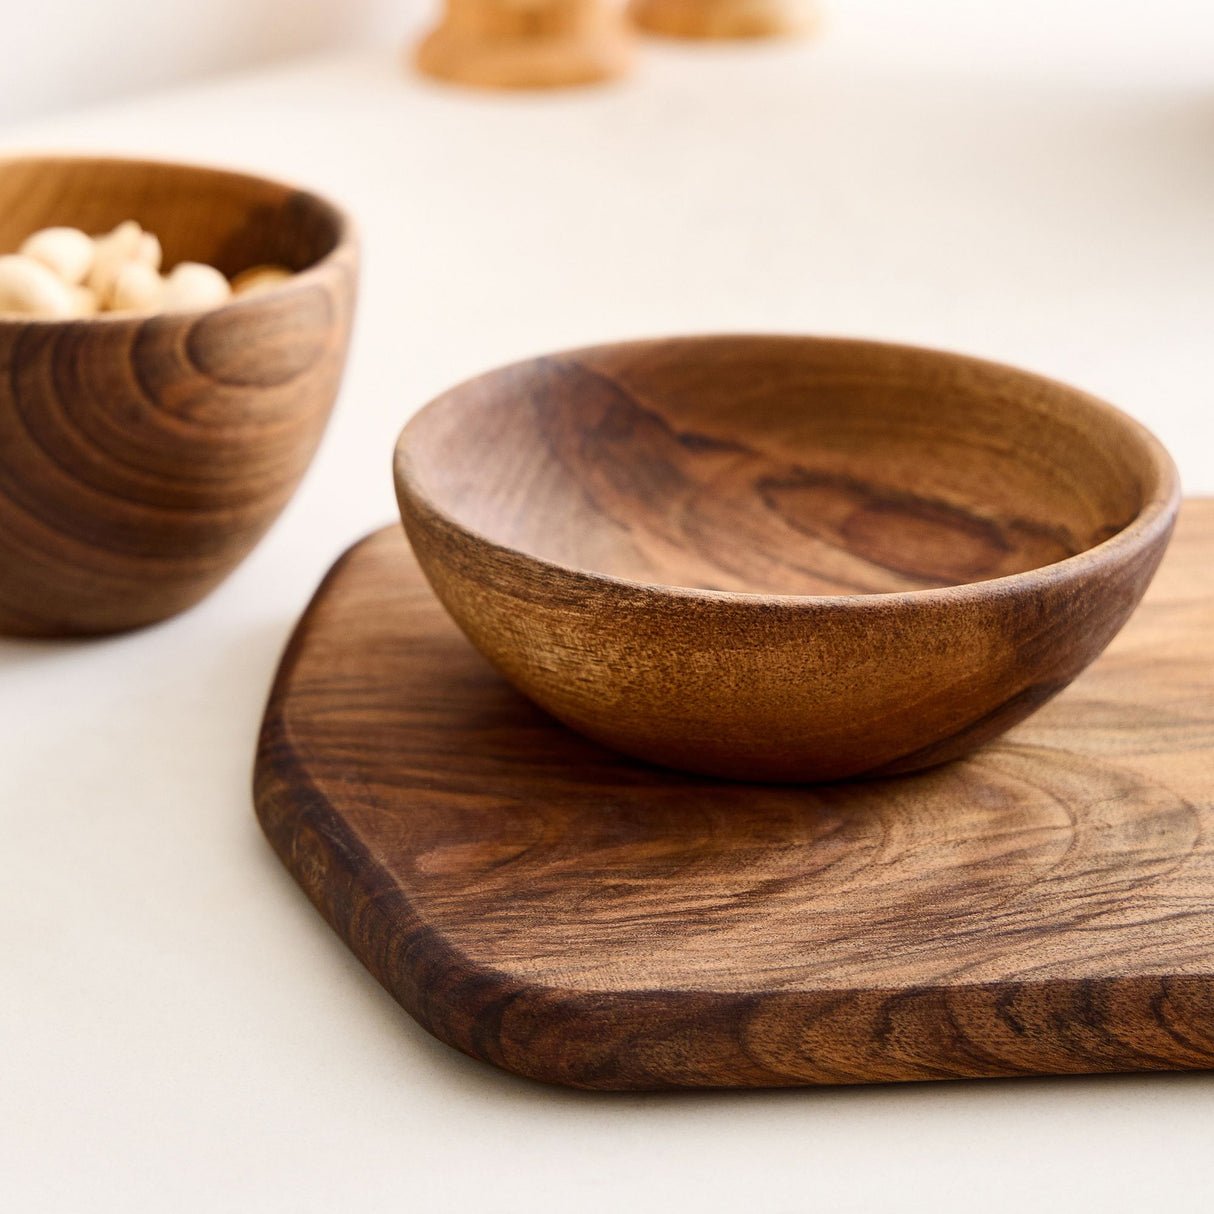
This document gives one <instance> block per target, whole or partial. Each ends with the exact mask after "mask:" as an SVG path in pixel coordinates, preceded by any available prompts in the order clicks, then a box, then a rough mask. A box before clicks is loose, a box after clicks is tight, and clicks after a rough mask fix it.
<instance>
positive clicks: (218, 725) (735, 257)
mask: <svg viewBox="0 0 1214 1214" xmlns="http://www.w3.org/2000/svg"><path fill="white" fill-rule="evenodd" d="M251 3H252V0H250V4H251ZM97 7H98V9H100V8H101V7H103V6H101V5H98V6H97ZM305 7H306V6H305ZM233 9H235V6H233ZM830 15H831V18H832V20H831V23H830V25H829V27H828V29H827V31H826V32H825V34H824V35H823V37H822V38H821V39H820V40H819V41H818V42H816V43H811V44H808V45H806V46H804V47H793V48H737V47H727V48H715V49H709V48H690V47H676V46H670V45H659V44H648V45H647V46H646V50H645V54H644V56H643V58H642V60H641V62H640V63H639V64H638V71H637V74H636V76H635V77H634V78H633V79H632V80H631V81H629V82H627V83H626V84H622V85H620V86H618V87H614V88H608V89H602V90H590V91H586V92H579V93H568V94H561V95H557V96H550V97H505V98H503V97H495V96H485V95H480V94H469V93H462V92H458V91H451V90H447V89H443V88H439V87H436V86H432V85H428V84H423V83H421V82H418V81H416V80H413V79H411V78H409V77H408V76H406V75H404V74H403V73H402V71H401V69H400V57H399V47H398V45H397V43H396V40H395V36H393V37H389V38H385V39H384V41H383V42H382V44H381V45H380V46H378V48H377V49H374V50H370V51H366V52H358V53H344V54H342V55H341V56H338V57H329V58H319V59H312V60H310V61H308V62H306V63H301V64H298V65H293V66H284V67H277V68H273V69H269V70H262V71H259V72H258V73H257V74H253V75H246V76H238V77H233V78H230V79H225V80H220V81H216V82H212V83H207V84H198V85H191V86H189V87H188V88H184V89H181V90H178V91H174V92H165V93H160V94H156V95H153V96H147V97H140V98H137V99H132V100H129V101H123V102H119V103H114V104H111V105H109V106H107V107H104V108H94V109H92V110H89V111H82V112H79V113H75V114H70V115H67V116H63V117H51V118H44V119H41V120H38V121H37V122H33V121H30V122H27V123H26V124H25V125H23V126H15V125H10V126H9V127H8V128H7V129H5V130H3V131H2V132H0V145H2V146H3V147H4V148H18V147H25V148H45V147H79V148H90V147H96V148H105V149H109V150H114V151H127V152H137V153H139V152H142V153H148V154H158V155H163V156H175V157H180V158H187V159H197V160H204V161H216V162H228V163H233V164H237V165H243V166H247V167H250V168H253V169H255V170H261V171H264V172H267V173H270V174H275V175H280V176H286V177H289V178H294V179H298V180H301V181H303V182H305V183H307V184H310V185H313V186H316V187H319V188H321V189H323V190H326V191H329V192H331V193H333V194H334V195H336V196H337V197H339V198H340V199H342V200H343V201H345V202H346V203H347V204H348V205H349V206H350V207H351V208H352V209H353V210H354V211H355V213H356V214H357V215H358V217H359V219H360V222H361V224H362V226H363V230H364V235H365V246H366V248H365V251H366V271H365V275H364V286H363V292H362V302H361V315H360V319H359V328H358V332H357V335H356V340H355V345H354V350H353V354H352V359H351V364H350V369H349V373H348V376H347V380H346V384H345V387H344V390H343V393H342V397H341V399H340V401H339V403H338V407H337V411H336V413H335V416H334V420H333V424H332V426H331V429H330V432H329V434H328V436H327V438H326V440H325V443H324V445H323V447H322V449H321V452H320V454H319V455H318V458H317V460H316V463H315V465H314V466H313V468H312V470H311V472H310V473H309V476H308V478H307V479H306V481H305V483H304V485H303V487H302V489H301V491H300V493H299V494H298V495H297V497H296V498H295V500H294V501H293V502H292V504H291V505H290V507H289V508H288V510H287V512H286V514H285V515H284V516H283V518H282V520H281V521H280V523H279V524H278V525H277V526H276V527H275V528H274V530H273V531H272V532H271V534H270V535H269V536H268V537H267V539H266V541H265V542H264V543H263V544H262V546H261V547H260V548H259V549H258V550H257V552H256V553H255V554H254V555H253V556H252V557H251V558H250V559H249V560H248V561H247V562H246V563H245V565H244V566H243V567H242V568H241V569H240V570H239V571H238V572H237V573H236V574H235V575H234V576H233V578H232V579H231V580H230V581H229V582H228V583H227V584H226V585H225V586H223V587H222V588H221V589H220V590H219V591H218V592H216V593H215V594H214V595H213V596H212V597H211V598H210V599H209V600H208V601H207V602H206V603H204V604H203V605H202V606H200V607H199V608H197V609H196V610H194V611H192V612H190V613H188V614H187V615H185V616H183V617H181V618H179V619H177V620H173V621H170V622H168V623H166V624H164V625H162V626H160V627H157V628H153V629H150V630H148V631H146V632H143V633H141V634H138V635H135V636H127V637H120V638H116V639H113V640H107V641H100V642H91V643H81V644H27V643H17V642H7V643H0V839H2V840H3V843H2V847H3V852H2V855H3V859H4V877H3V881H0V1208H2V1209H4V1210H9V1209H12V1210H14V1211H22V1212H23V1214H24V1212H27V1211H43V1210H46V1211H55V1212H58V1211H63V1212H65V1214H67V1212H72V1214H78V1212H79V1211H83V1210H89V1211H93V1210H105V1211H110V1210H113V1211H124V1212H126V1211H131V1210H141V1211H142V1210H149V1211H152V1210H154V1211H163V1210H173V1211H194V1210H198V1211H207V1212H208V1214H213V1211H215V1210H228V1209H240V1210H248V1211H283V1212H287V1211H290V1212H291V1214H300V1212H307V1211H333V1210H345V1209H358V1210H360V1211H380V1210H383V1211H389V1210H391V1211H399V1210H402V1209H404V1210H409V1209H416V1210H430V1209H433V1210H436V1211H448V1210H451V1211H465V1210H467V1211H472V1210H480V1209H484V1208H491V1209H496V1210H503V1211H536V1212H545V1211H553V1212H555V1211H561V1212H566V1211H570V1210H577V1211H585V1212H598V1211H602V1212H608V1211H610V1212H612V1214H618V1212H619V1211H622V1210H625V1209H635V1210H643V1211H651V1210H652V1211H662V1212H666V1211H670V1210H682V1209H692V1210H696V1211H704V1212H707V1214H712V1212H716V1211H721V1212H724V1211H731V1212H733V1211H737V1210H746V1211H750V1210H753V1211H762V1212H769V1211H770V1212H774V1214H781V1212H791V1211H808V1210H822V1211H884V1210H897V1211H914V1210H924V1211H928V1210H930V1211H972V1210H974V1209H975V1208H981V1209H983V1210H985V1211H1021V1210H1024V1209H1026V1208H1032V1209H1038V1210H1056V1209H1057V1210H1068V1211H1074V1210H1097V1209H1099V1210H1113V1211H1119V1210H1143V1209H1145V1210H1167V1211H1169V1214H1179V1212H1183V1211H1203V1212H1208V1211H1209V1209H1210V1207H1211V1202H1212V1200H1214V1176H1212V1171H1211V1169H1212V1165H1211V1163H1210V1154H1211V1153H1210V1144H1211V1130H1210V1108H1211V1102H1212V1100H1214V1077H1211V1076H1208V1075H1184V1076H1139V1077H1114V1078H1097V1079H1077V1080H1034V1081H1015V1082H991V1083H960V1084H952V1085H948V1084H931V1085H917V1086H906V1087H883V1088H872V1089H852V1090H831V1091H809V1092H782V1093H743V1094H734V1095H722V1094H714V1095H684V1096H645V1097H642V1096H617V1097H612V1096H593V1095H583V1094H577V1093H572V1092H564V1091H560V1090H556V1089H550V1088H545V1087H540V1086H538V1085H535V1084H532V1083H529V1082H525V1081H523V1080H519V1079H516V1078H513V1077H511V1076H508V1075H505V1074H502V1073H498V1072H496V1071H493V1070H492V1069H490V1068H488V1067H486V1066H483V1065H480V1064H478V1063H475V1062H472V1061H470V1060H468V1059H465V1058H463V1057H462V1056H460V1055H457V1054H455V1053H453V1052H452V1051H450V1050H448V1049H447V1048H446V1047H444V1046H441V1045H439V1044H438V1043H436V1042H434V1041H433V1040H431V1039H430V1038H429V1037H427V1036H426V1034H424V1033H423V1032H422V1031H421V1030H420V1029H419V1028H417V1027H416V1026H415V1025H414V1024H413V1022H412V1021H411V1020H410V1019H409V1018H408V1017H407V1016H406V1015H405V1014H404V1013H403V1012H402V1011H401V1010H400V1009H399V1008H398V1007H397V1006H396V1005H395V1004H394V1003H393V1002H392V1000H391V999H390V998H389V997H388V996H387V995H386V994H384V992H383V991H382V990H381V989H380V988H379V987H378V986H377V985H376V984H375V983H374V982H373V981H372V980H371V979H370V978H369V977H368V976H367V975H366V973H365V972H364V971H363V970H362V969H361V967H360V966H359V965H358V963H357V962H356V961H354V959H353V958H352V957H351V956H350V955H349V954H348V953H347V951H346V950H345V948H344V947H343V946H342V945H341V943H340V942H339V941H338V940H337V939H336V937H334V936H333V935H332V934H331V933H330V932H329V930H328V928H327V927H325V925H324V924H323V923H322V922H321V920H320V919H319V917H318V916H317V915H316V913H315V912H314V911H313V910H312V909H311V907H310V906H309V905H308V904H307V902H306V901H305V899H304V898H303V896H302V895H301V894H300V893H299V891H298V890H297V889H296V888H295V886H294V885H293V884H292V882H291V880H290V879H289V878H288V877H287V876H286V874H285V873H284V872H283V871H282V869H281V868H280V866H279V865H278V863H277V861H276V860H275V858H274V857H273V855H272V854H271V852H270V851H269V849H268V847H267V846H266V845H265V844H264V843H263V842H262V840H261V838H260V836H259V834H258V830H257V827H256V824H255V821H254V818H253V814H252V809H251V805H250V798H249V777H250V768H251V763H252V755H253V747H254V742H255V736H256V730H257V724H258V719H259V716H260V712H261V708H262V704H263V702H264V697H265V694H266V691H267V688H268V684H269V680H270V678H271V675H272V672H273V669H274V665H275V663H276V660H277V656H278V653H279V650H280V648H281V646H282V644H283V642H284V641H285V638H286V636H287V634H288V632H289V629H290V627H291V625H292V623H293V621H294V619H295V618H296V617H297V615H298V613H299V611H300V610H301V608H302V606H303V604H304V603H305V601H306V599H307V597H308V595H309V594H310V593H311V591H312V589H313V588H314V586H315V584H316V582H317V581H318V579H319V577H320V576H321V574H322V573H323V571H324V569H325V568H326V567H327V565H328V564H329V563H330V562H331V561H332V559H333V558H335V557H336V556H337V555H338V553H339V552H340V551H341V550H342V549H343V548H344V547H345V546H346V545H347V544H348V543H349V542H351V541H352V540H353V539H355V538H356V537H357V536H358V535H360V534H361V533H363V532H365V531H366V530H368V529H370V528H371V527H372V526H375V525H377V524H379V523H382V522H384V521H387V520H389V519H390V518H391V517H392V514H393V502H392V491H391V484H390V479H389V471H388V469H389V453H390V448H391V444H392V440H393V438H394V436H395V434H396V432H397V430H398V429H399V428H400V426H401V424H402V423H403V422H404V420H405V419H406V417H407V416H408V415H409V414H410V413H411V412H412V411H413V410H414V409H415V408H416V407H418V406H419V405H420V404H421V403H423V402H424V401H425V400H426V399H427V398H428V397H429V396H431V395H433V394H434V393H435V392H437V391H438V390H440V389H441V388H442V387H443V386H445V385H446V384H448V383H450V382H451V381H453V380H455V379H458V378H462V377H464V376H466V375H469V374H471V373H473V372H475V371H477V370H479V369H482V368H484V367H486V366H489V365H492V364H494V363H497V362H500V361H503V360H506V359H511V358H516V357H519V356H522V355H524V354H527V353H530V352H535V351H539V350H543V349H545V348H555V347H560V346H564V345H569V344H575V343H581V342H588V341H595V340H608V339H612V338H616V337H623V336H630V335H640V334H648V333H664V332H674V331H695V330H701V331H702V330H713V329H718V330H727V329H786V330H806V331H828V332H844V333H855V334H866V335H872V336H878V337H888V338H894V339H901V340H909V341H919V342H924V343H930V344H934V345H940V346H946V347H953V348H958V349H963V350H967V351H970V352H973V353H977V354H982V355H986V356H990V357H994V358H999V359H1003V360H1006V361H1011V362H1016V363H1020V364H1022V365H1025V366H1028V367H1031V368H1033V369H1036V370H1039V371H1043V372H1046V373H1048V374H1054V375H1057V376H1060V377H1063V378H1066V379H1068V380H1071V381H1073V382H1076V383H1078V384H1081V385H1082V386H1084V387H1087V388H1089V389H1091V390H1093V391H1095V392H1097V393H1099V394H1101V395H1103V396H1105V397H1107V398H1109V399H1112V400H1114V401H1115V402H1117V403H1119V404H1121V405H1122V406H1123V407H1125V408H1127V409H1128V410H1129V411H1131V412H1133V413H1134V414H1136V415H1137V416H1138V417H1140V418H1141V419H1143V420H1144V421H1146V422H1147V423H1148V424H1149V425H1151V426H1152V427H1153V428H1155V429H1156V431H1157V432H1158V433H1159V434H1160V435H1161V436H1162V437H1163V438H1164V440H1165V441H1166V442H1167V443H1168V445H1169V446H1170V447H1171V448H1172V450H1173V451H1174V453H1175V454H1176V456H1177V459H1178V462H1179V463H1180V465H1181V470H1182V474H1183V476H1184V479H1185V481H1186V485H1187V488H1188V489H1189V491H1190V492H1196V491H1204V492H1211V491H1214V423H1212V422H1211V406H1212V396H1214V393H1212V387H1211V386H1212V384H1214V350H1212V342H1211V329H1212V322H1214V272H1212V271H1214V13H1211V12H1210V10H1209V6H1208V5H1206V4H1204V3H1202V4H1198V3H1183V2H1181V0H1174V2H1173V0H1169V2H1167V3H1162V2H1159V3H1156V4H1155V5H1152V6H1139V5H1134V6H1130V5H1114V4H1110V3H1108V2H1107V0H1105V2H1104V3H1095V2H1094V0H1085V2H1083V3H1079V2H1078V0H1071V2H1069V3H1064V2H1062V0H1053V2H1052V3H1045V2H1043V0H1033V2H1031V3H1030V2H1025V3H1018V4H1004V5H989V4H982V5H978V4H973V3H972V2H969V3H962V2H961V0H953V2H951V3H944V2H942V0H936V2H934V3H929V2H928V0H920V2H919V3H916V4H903V3H895V2H894V0H888V2H887V3H884V4H881V3H878V2H877V0H866V2H865V3H860V2H859V0H856V2H855V3H852V4H845V3H844V2H843V0H838V2H837V3H836V4H834V5H833V6H831V9H830Z"/></svg>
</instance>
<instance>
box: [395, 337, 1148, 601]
mask: <svg viewBox="0 0 1214 1214" xmlns="http://www.w3.org/2000/svg"><path fill="white" fill-rule="evenodd" d="M1159 459H1160V456H1159V454H1158V452H1157V451H1156V450H1155V447H1154V444H1153V440H1150V439H1149V436H1147V435H1146V434H1145V432H1144V431H1143V430H1141V428H1139V427H1138V426H1137V425H1136V424H1135V423H1133V422H1132V421H1130V419H1128V418H1126V417H1124V416H1123V415H1121V414H1120V413H1118V412H1117V411H1116V410H1114V409H1112V408H1110V407H1109V406H1107V405H1103V404H1101V403H1100V402H1098V401H1096V400H1093V399H1092V398H1090V397H1087V396H1085V395H1084V394H1082V393H1080V392H1077V391H1075V390H1074V389H1070V388H1067V387H1065V386H1063V385H1061V384H1057V383H1054V382H1052V381H1049V380H1045V379H1042V378H1040V377H1038V376H1034V375H1030V374H1027V373H1024V372H1019V371H1015V370H1012V369H1010V368H1006V367H1000V366H995V365H993V364H988V363H983V362H979V361H976V360H972V359H966V358H962V357H959V356H956V355H950V354H943V353H938V352H934V351H927V350H917V349H908V348H903V347H895V346H884V345H879V344H874V343H864V342H849V341H833V340H818V339H811V338H787V337H780V338H759V337H739V338H700V339H684V340H675V341H664V342H647V343H634V344H630V345H621V346H610V347H600V348H596V349H591V350H581V351H575V352H572V353H569V354H564V355H557V356H552V357H548V358H542V359H536V360H534V361H531V362H527V363H522V364H519V365H516V366H513V367H508V368H505V369H503V370H501V371H496V372H493V373H491V374H489V375H486V376H482V377H481V378H479V379H477V380H473V381H471V382H469V383H467V384H464V385H461V386H460V387H458V388H455V389H454V390H452V391H451V392H449V393H447V394H446V395H445V396H443V397H440V398H439V399H438V400H437V401H436V402H434V404H433V405H431V406H430V407H429V408H428V409H426V410H423V411H422V413H421V414H419V415H418V416H417V417H416V418H415V419H414V420H413V421H412V422H411V423H410V424H409V426H408V427H407V428H406V431H405V435H404V437H403V438H402V443H401V460H402V472H403V474H404V479H405V480H406V481H407V482H409V484H410V485H411V487H412V491H415V492H416V493H418V494H420V495H421V496H422V497H423V498H425V499H427V500H428V501H429V503H430V504H431V505H433V506H435V507H437V508H438V509H439V510H440V511H442V512H443V513H445V514H447V515H448V516H450V517H451V518H453V519H454V520H456V521H457V522H458V523H459V524H461V525H462V526H464V527H466V528H470V529H471V530H473V531H475V532H478V533H480V534H482V535H484V536H486V537H488V538H489V539H491V540H493V541H495V542H497V543H499V544H502V545H505V546H507V547H510V548H513V549H517V550H521V551H523V552H526V553H528V554H531V555H534V556H538V557H541V558H544V559H546V560H550V561H554V562H556V563H558V564H561V565H564V566H568V567H572V568H576V569H584V570H590V571H595V572H598V573H605V574H610V575H613V576H616V577H622V578H627V579H630V580H633V581H638V582H644V583H658V584H666V585H679V586H687V587H698V588H703V589H715V590H730V591H745V592H754V593H761V594H809V595H812V594H865V593H881V592H889V591H904V590H919V589H926V588H931V587H941V586H948V585H956V584H962V583H967V582H976V581H984V580H987V579H990V578H996V577H1001V576H1004V575H1007V574H1014V573H1020V572H1024V571H1026V570H1030V569H1034V568H1037V567H1039V566H1042V565H1048V564H1051V563H1053V562H1055V561H1058V560H1061V559H1063V558H1065V557H1068V556H1072V555H1074V554H1076V553H1079V552H1082V551H1084V550H1085V549H1088V548H1090V547H1092V546H1094V545H1096V544H1098V543H1100V542H1102V541H1103V540H1105V539H1108V538H1109V537H1110V536H1112V535H1113V534H1115V533H1116V532H1118V531H1120V530H1122V529H1123V528H1124V527H1126V526H1127V525H1128V524H1129V523H1130V522H1132V521H1133V520H1134V518H1135V517H1136V516H1137V515H1138V514H1139V512H1140V511H1141V510H1142V509H1143V507H1144V505H1145V503H1146V501H1147V500H1148V498H1149V497H1150V496H1151V495H1152V494H1155V493H1158V492H1159V481H1160V466H1159Z"/></svg>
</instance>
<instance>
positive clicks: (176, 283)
mask: <svg viewBox="0 0 1214 1214" xmlns="http://www.w3.org/2000/svg"><path fill="white" fill-rule="evenodd" d="M231 295H232V288H231V286H230V285H229V284H228V280H227V279H226V278H224V276H223V275H222V274H221V273H220V272H219V271H218V270H217V269H215V267H214V266H205V265H203V264H202V263H201V262H198V261H183V262H181V264H180V265H178V266H175V267H174V269H173V271H172V273H171V274H170V275H169V276H168V278H166V279H165V283H164V294H163V295H162V296H161V300H160V304H161V307H162V308H164V310H165V311H166V312H193V311H195V310H197V309H200V308H215V307H218V306H219V305H220V304H222V303H226V302H227V300H228V299H230V298H231Z"/></svg>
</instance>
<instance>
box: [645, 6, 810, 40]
mask: <svg viewBox="0 0 1214 1214" xmlns="http://www.w3.org/2000/svg"><path fill="white" fill-rule="evenodd" d="M629 12H630V13H631V14H632V19H633V21H635V22H636V24H637V25H638V26H640V27H641V29H643V30H646V31H647V32H649V33H653V34H661V35H663V36H664V37H667V38H702V39H732V38H786V37H789V36H794V35H805V34H809V33H812V32H813V31H814V30H816V29H817V27H818V24H819V12H818V5H817V4H816V3H815V0H632V3H631V5H630V7H629Z"/></svg>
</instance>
